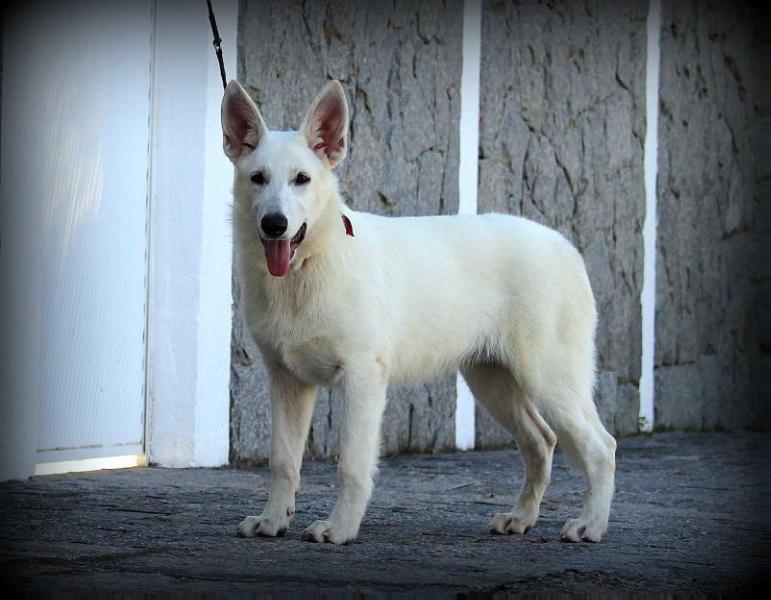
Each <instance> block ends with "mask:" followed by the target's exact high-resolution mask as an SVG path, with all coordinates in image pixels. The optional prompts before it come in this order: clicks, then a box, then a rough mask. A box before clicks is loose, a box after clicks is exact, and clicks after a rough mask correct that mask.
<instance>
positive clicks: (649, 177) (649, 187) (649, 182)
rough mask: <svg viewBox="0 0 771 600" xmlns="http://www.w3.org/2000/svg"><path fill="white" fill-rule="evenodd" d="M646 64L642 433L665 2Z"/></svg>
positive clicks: (652, 325)
mask: <svg viewBox="0 0 771 600" xmlns="http://www.w3.org/2000/svg"><path fill="white" fill-rule="evenodd" d="M647 35H648V44H647V60H646V64H645V119H646V123H645V149H644V158H643V163H644V172H645V221H644V223H643V286H642V291H641V293H640V304H641V308H642V368H641V372H640V429H641V430H642V431H653V426H654V414H655V412H654V389H655V373H654V356H655V345H656V340H655V334H656V248H657V244H656V238H657V231H656V228H657V225H656V202H657V198H656V177H657V170H658V142H659V64H660V59H661V56H660V55H661V0H650V2H649V5H648V21H647Z"/></svg>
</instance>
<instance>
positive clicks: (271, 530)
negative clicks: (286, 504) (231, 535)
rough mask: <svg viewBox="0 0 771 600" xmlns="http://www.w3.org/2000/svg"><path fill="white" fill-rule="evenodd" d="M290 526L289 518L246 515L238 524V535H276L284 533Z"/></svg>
mask: <svg viewBox="0 0 771 600" xmlns="http://www.w3.org/2000/svg"><path fill="white" fill-rule="evenodd" d="M287 527H289V519H288V518H283V519H280V518H279V519H276V518H272V517H267V516H263V515H260V516H259V517H246V518H245V519H244V520H243V521H241V523H240V524H239V525H238V537H255V536H261V537H276V536H277V535H284V533H286V530H287Z"/></svg>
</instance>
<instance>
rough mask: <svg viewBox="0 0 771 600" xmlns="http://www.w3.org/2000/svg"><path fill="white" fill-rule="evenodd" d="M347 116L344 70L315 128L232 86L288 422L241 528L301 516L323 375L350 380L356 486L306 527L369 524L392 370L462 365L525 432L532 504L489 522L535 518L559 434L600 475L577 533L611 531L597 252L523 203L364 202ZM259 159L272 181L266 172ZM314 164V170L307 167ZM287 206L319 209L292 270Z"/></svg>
mask: <svg viewBox="0 0 771 600" xmlns="http://www.w3.org/2000/svg"><path fill="white" fill-rule="evenodd" d="M319 106H323V107H324V110H323V111H322V112H321V113H319V109H318V107H319ZM244 115H246V116H244ZM324 119H330V120H331V125H330V126H329V127H327V128H326V129H324V128H323V127H322V124H323V121H324ZM336 119H337V120H338V121H339V120H343V121H344V122H343V125H342V127H341V126H339V123H337V121H336ZM347 121H348V113H347V105H346V101H345V96H344V94H343V91H342V88H341V87H340V85H339V84H338V83H337V82H330V84H328V85H327V86H326V87H325V88H324V90H322V92H321V94H320V95H319V97H318V98H317V99H316V100H315V101H314V104H313V105H312V108H311V111H310V112H309V115H308V116H307V117H306V119H305V121H304V126H303V128H302V129H301V130H300V131H299V132H271V131H268V130H267V128H265V126H264V123H263V120H262V118H261V117H260V116H259V112H258V111H257V108H256V106H255V105H254V104H253V103H252V102H251V100H250V99H249V98H248V96H247V94H246V93H245V92H244V91H243V89H242V88H241V87H240V86H239V85H238V84H237V83H236V82H231V83H230V84H229V86H228V88H227V91H226V93H225V99H224V100H223V128H224V131H225V149H226V152H227V153H228V155H229V156H230V157H231V159H232V160H233V162H234V164H235V165H236V167H237V169H236V179H235V190H234V196H235V204H234V227H235V243H236V260H237V268H238V270H239V274H240V278H241V283H242V299H241V302H240V304H241V305H242V306H243V307H244V317H245V319H246V322H247V323H248V325H249V328H250V330H251V332H252V334H253V335H254V337H255V339H256V341H257V343H258V345H259V347H260V350H261V353H262V356H263V359H264V361H265V365H266V367H267V370H268V373H269V376H270V395H271V406H272V421H273V435H272V449H271V458H270V463H271V472H272V491H271V494H270V498H269V500H268V503H267V506H266V507H265V509H264V511H263V513H262V514H261V515H260V516H257V517H247V518H246V519H245V520H244V521H243V522H242V523H241V525H240V526H239V534H240V535H245V536H251V535H267V536H274V535H277V534H278V533H280V532H282V531H283V530H284V529H286V527H287V526H288V525H289V520H290V517H291V516H292V514H293V513H294V506H295V500H294V497H295V493H296V491H297V489H298V486H299V481H300V474H299V473H300V464H301V461H302V454H303V450H304V447H305V441H306V437H307V434H308V429H309V425H310V419H311V414H312V411H313V406H314V402H315V396H316V394H315V392H316V386H341V387H342V389H343V390H344V406H343V422H342V423H341V434H340V462H339V478H340V494H339V498H338V500H337V503H336V505H335V507H334V509H333V510H332V513H331V514H330V515H329V517H328V519H326V520H324V521H317V522H315V523H313V524H312V525H311V526H310V527H308V528H307V529H306V530H305V533H304V537H305V538H306V539H309V540H313V541H330V542H334V543H345V542H348V541H350V540H352V539H354V538H355V537H356V536H357V534H358V531H359V525H360V523H361V520H362V517H363V515H364V512H365V509H366V506H367V503H368V501H369V498H370V495H371V491H372V487H373V482H372V477H373V474H374V471H375V465H376V460H377V456H378V450H379V431H380V423H381V418H382V414H383V410H384V407H385V403H386V388H387V386H388V384H389V383H390V382H397V381H399V382H415V383H418V382H421V381H424V380H425V379H427V378H429V377H433V376H435V375H437V374H438V373H443V372H452V371H454V370H456V369H458V368H460V369H461V371H462V372H463V373H464V375H465V377H466V379H467V381H468V383H469V385H470V387H471V390H472V391H473V392H474V395H475V397H476V398H477V400H479V401H480V402H481V403H482V404H483V405H484V406H485V407H486V408H487V409H488V410H489V412H490V413H491V414H492V415H493V416H494V417H495V418H496V419H497V420H498V421H499V422H500V423H501V424H503V425H504V426H505V427H506V428H507V429H508V430H509V431H510V432H511V433H512V434H513V436H514V437H515V439H516V441H517V444H518V446H519V448H520V450H521V452H522V455H523V459H524V461H525V464H526V469H527V474H526V479H525V482H524V484H523V487H522V491H521V493H520V497H519V500H518V501H517V504H516V506H515V507H514V508H513V510H512V512H510V513H501V514H499V515H496V516H495V517H494V518H493V520H492V522H491V523H490V530H491V531H492V532H498V533H525V532H526V531H527V530H528V529H529V528H530V527H532V526H533V525H534V524H535V521H536V519H537V518H538V511H539V504H540V502H541V498H542V497H543V493H544V490H545V488H546V485H547V484H548V481H549V475H550V471H551V460H552V454H553V450H554V446H555V444H556V441H557V440H559V442H560V444H561V445H562V446H563V447H564V449H565V451H566V452H567V454H568V455H569V456H570V458H571V459H572V460H573V461H574V463H575V464H576V465H577V466H578V467H579V468H580V469H581V470H582V472H583V473H584V475H585V476H586V478H587V484H588V489H587V497H586V501H585V505H584V509H583V512H582V513H581V515H580V517H579V518H577V519H573V520H570V521H568V522H567V523H566V524H565V527H564V528H563V532H562V535H563V539H566V540H571V541H580V540H582V539H583V540H590V541H599V540H600V538H601V536H602V535H603V534H604V533H605V531H606V528H607V523H608V515H609V511H610V503H611V498H612V495H613V478H614V470H615V459H614V455H615V446H616V444H615V440H614V439H613V437H611V436H610V435H609V434H608V433H607V432H606V431H605V429H604V428H603V426H602V424H601V423H600V420H599V418H598V416H597V411H596V409H595V406H594V403H593V401H592V392H593V386H594V372H595V350H594V333H595V327H596V320H597V318H596V311H595V306H594V299H593V297H592V292H591V289H590V286H589V281H588V278H587V275H586V270H585V268H584V264H583V261H582V259H581V256H580V255H579V253H578V252H577V251H576V249H575V248H574V247H573V246H572V245H571V244H570V243H569V242H567V241H566V240H565V239H564V238H563V237H562V236H561V235H559V234H558V233H557V232H555V231H553V230H551V229H548V228H547V227H544V226H542V225H539V224H536V223H534V222H532V221H529V220H527V219H524V218H520V217H514V216H508V215H498V214H486V215H480V216H452V217H416V218H385V217H380V216H375V215H371V214H367V213H360V212H355V211H353V210H350V209H349V208H347V207H346V206H345V205H344V204H343V202H342V200H341V198H340V194H339V193H338V187H337V180H336V177H335V176H334V174H333V173H332V167H333V166H335V165H336V164H338V163H339V162H340V160H342V158H343V157H344V155H345V151H346V149H347ZM309 124H313V125H309ZM309 127H310V129H309ZM325 136H326V138H325ZM241 138H243V139H245V140H246V141H244V142H243V144H244V145H240V144H241V143H240V141H239V140H240V139H241ZM309 140H311V142H309ZM258 170H260V171H263V172H265V173H267V174H269V183H267V184H265V185H256V184H254V183H252V182H251V180H250V176H251V175H252V174H253V173H255V172H256V171H258ZM299 171H303V172H304V173H306V174H308V175H309V176H310V177H311V181H310V183H308V184H306V185H302V186H300V185H295V184H293V183H292V182H293V181H294V178H295V176H296V174H297V172H299ZM275 211H280V212H282V213H283V214H285V215H286V217H287V220H288V223H289V226H288V230H287V232H286V237H287V239H288V238H291V237H292V236H294V235H295V234H296V233H297V231H298V230H299V229H300V227H301V226H302V224H303V223H306V225H307V235H306V237H305V240H304V241H303V242H302V244H301V245H300V246H299V247H298V248H297V251H296V253H295V255H294V256H293V258H292V260H291V263H290V266H289V271H288V272H287V273H286V275H284V276H283V277H273V276H271V275H270V274H269V273H268V271H267V268H266V258H265V253H264V250H263V246H262V243H261V241H260V239H259V237H260V235H261V232H260V226H259V223H260V219H261V218H262V216H264V215H265V214H266V213H269V212H275ZM343 214H344V215H347V216H348V218H349V219H350V221H351V223H352V225H353V230H354V234H355V235H354V237H351V236H349V235H346V231H345V228H344V226H343V223H342V220H341V215H343ZM547 421H548V423H549V424H547ZM552 428H553V429H554V431H552ZM555 432H556V434H555Z"/></svg>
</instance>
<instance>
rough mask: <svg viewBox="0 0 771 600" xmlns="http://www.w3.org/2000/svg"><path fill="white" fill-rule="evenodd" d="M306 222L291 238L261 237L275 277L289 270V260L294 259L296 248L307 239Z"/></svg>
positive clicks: (269, 267) (269, 265)
mask: <svg viewBox="0 0 771 600" xmlns="http://www.w3.org/2000/svg"><path fill="white" fill-rule="evenodd" d="M307 229H308V228H307V226H306V224H305V223H303V224H302V227H300V229H299V230H298V231H297V233H296V234H295V236H294V237H293V238H292V239H291V240H276V239H269V240H266V239H264V238H262V237H260V240H261V241H262V245H263V246H265V259H266V260H267V261H268V271H270V274H271V275H273V276H274V277H283V276H284V275H286V272H287V271H288V270H289V261H290V260H292V257H293V256H294V253H295V250H297V247H298V246H299V245H300V244H302V242H303V240H304V239H305V231H306V230H307Z"/></svg>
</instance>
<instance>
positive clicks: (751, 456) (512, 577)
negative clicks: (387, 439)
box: [0, 433, 771, 596]
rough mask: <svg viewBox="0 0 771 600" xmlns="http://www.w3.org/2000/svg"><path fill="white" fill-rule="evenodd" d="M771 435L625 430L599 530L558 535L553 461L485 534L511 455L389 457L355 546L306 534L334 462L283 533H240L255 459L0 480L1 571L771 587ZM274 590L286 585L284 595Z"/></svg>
mask: <svg viewBox="0 0 771 600" xmlns="http://www.w3.org/2000/svg"><path fill="white" fill-rule="evenodd" d="M769 450H771V435H769V434H724V433H718V434H673V433H670V434H658V435H655V436H653V437H636V438H630V439H625V440H622V441H621V444H620V447H619V452H618V476H617V493H616V499H615V504H614V513H613V516H612V519H611V524H610V532H609V533H608V535H607V537H606V539H605V540H603V542H602V543H601V544H598V545H595V544H585V543H582V544H565V543H562V542H560V541H559V531H560V527H561V525H562V523H563V521H564V520H565V519H566V518H567V517H568V516H570V515H574V514H575V513H576V512H577V511H578V508H579V502H580V497H581V490H582V483H581V480H580V478H579V477H578V476H577V474H576V472H575V470H574V469H573V468H572V467H568V466H566V463H565V461H564V460H563V458H562V457H561V456H558V457H557V460H556V461H555V468H554V474H553V478H552V484H551V486H550V488H549V490H548V491H547V493H546V498H545V502H544V505H543V507H542V517H541V520H540V522H539V523H538V524H537V525H536V527H535V528H533V530H532V531H531V532H530V533H529V534H528V535H526V536H524V537H511V536H492V535H488V534H487V533H486V530H485V526H486V524H487V521H488V520H489V518H490V516H491V515H492V514H493V513H495V512H500V511H504V510H508V509H509V507H510V505H511V504H512V503H513V501H514V491H515V490H516V488H517V486H518V482H519V480H520V477H521V475H522V467H521V466H520V462H519V458H518V456H517V455H516V454H515V453H514V452H512V451H494V452H469V453H457V454H441V455H434V456H401V457H397V458H392V459H386V460H383V461H382V464H381V471H380V476H379V479H378V484H377V487H376V492H375V497H374V499H373V502H372V505H371V507H370V509H369V513H368V515H367V517H366V519H365V521H364V524H363V526H362V530H361V534H360V538H359V540H357V541H356V542H354V543H352V544H350V545H348V546H343V547H336V546H331V545H328V544H325V545H320V544H311V543H307V542H302V541H300V531H301V530H302V528H303V527H304V526H305V525H307V524H309V523H310V522H312V521H313V520H315V519H317V518H321V517H323V516H325V515H326V514H327V511H328V510H329V509H330V507H331V505H332V500H333V497H334V494H335V471H334V469H335V467H334V465H332V464H329V463H312V464H308V465H306V467H305V468H304V483H303V489H302V491H301V493H300V496H299V501H298V506H297V508H298V514H297V516H296V517H295V522H294V526H293V528H292V529H291V530H290V532H289V533H287V535H286V536H285V537H283V538H279V539H270V540H269V539H260V538H253V539H241V538H237V537H236V536H235V528H236V525H237V524H238V522H239V521H240V519H241V518H242V517H243V516H244V515H246V514H254V513H255V512H259V509H260V507H261V505H262V503H263V502H264V500H265V498H266V495H267V486H268V474H267V471H266V470H265V469H257V470H254V471H238V470H232V469H202V470H164V469H132V470H125V471H112V472H107V471H104V472H97V473H90V474H79V475H65V476H49V477H39V478H35V479H32V480H31V481H27V482H15V483H5V484H0V507H2V522H1V523H0V575H2V578H3V582H4V585H6V586H11V587H13V588H16V589H19V588H21V589H26V590H48V591H62V590H73V591H85V590H97V591H110V592H113V591H118V592H136V591H151V592H167V591H176V592H204V591H217V592H239V593H253V592H272V593H280V592H286V593H291V594H296V593H297V592H315V593H316V594H319V593H322V595H324V593H328V594H330V595H331V594H332V593H336V592H341V591H342V592H348V593H349V594H350V595H351V596H353V595H355V594H358V595H361V594H362V593H363V594H366V595H380V594H387V593H402V592H412V593H414V594H420V595H423V594H425V593H427V592H430V593H435V594H439V595H455V594H458V593H466V594H468V593H471V594H474V593H477V594H480V595H484V594H487V593H500V594H501V595H505V594H506V593H518V592H527V593H533V592H550V593H554V592H557V593H560V592H572V593H575V592H582V593H596V592H602V591H614V592H644V593H649V592H674V591H688V592H696V593H699V592H715V591H717V592H729V593H731V592H734V593H736V592H744V591H748V590H749V588H750V587H754V586H757V585H763V584H767V583H769V576H768V570H769V567H770V566H771V561H770V559H769V557H768V550H769V532H770V531H771V530H770V528H769V520H768V516H769V515H768V513H769V506H768V501H767V500H766V499H767V498H768V497H769V491H771V490H769V487H770V485H769V479H768V474H769V465H770V463H771V453H769ZM279 595H281V594H279Z"/></svg>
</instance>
